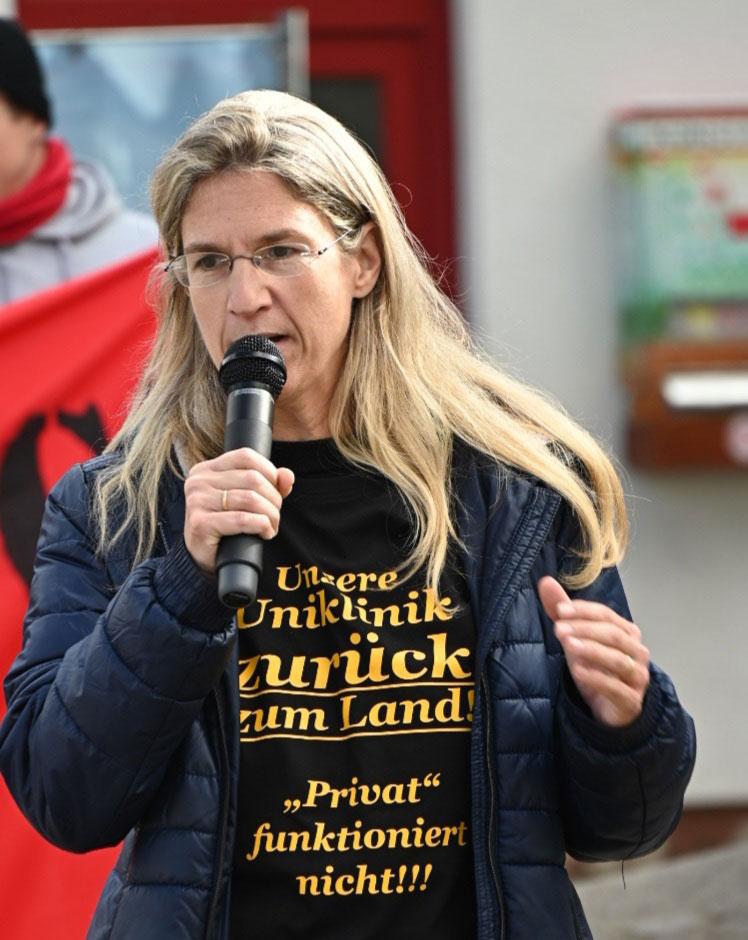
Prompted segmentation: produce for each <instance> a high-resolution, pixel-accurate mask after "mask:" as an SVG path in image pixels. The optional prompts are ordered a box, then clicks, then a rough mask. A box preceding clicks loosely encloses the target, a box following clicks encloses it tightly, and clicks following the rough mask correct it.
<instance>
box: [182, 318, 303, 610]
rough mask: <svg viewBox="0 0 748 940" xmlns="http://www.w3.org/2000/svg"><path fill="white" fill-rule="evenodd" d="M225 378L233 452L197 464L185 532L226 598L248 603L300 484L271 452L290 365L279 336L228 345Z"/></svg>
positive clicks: (228, 444) (188, 491)
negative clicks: (287, 501)
mask: <svg viewBox="0 0 748 940" xmlns="http://www.w3.org/2000/svg"><path fill="white" fill-rule="evenodd" d="M220 378H221V384H222V385H223V387H224V389H225V390H226V393H227V396H228V398H227V407H226V433H225V437H224V447H225V450H226V453H224V454H222V455H221V456H220V457H216V458H215V459H214V460H206V461H203V462H202V463H199V464H196V465H195V466H194V467H193V468H192V470H191V471H190V473H189V476H188V478H187V480H186V481H185V501H186V513H185V529H184V538H185V544H186V545H187V549H188V551H189V552H190V554H191V555H192V557H193V558H194V560H195V562H196V564H197V565H198V566H199V567H201V568H202V569H203V570H205V571H210V572H212V571H216V572H217V575H218V595H219V597H220V598H221V600H222V601H223V602H224V603H225V604H226V605H227V606H229V607H243V606H246V605H247V604H250V603H252V602H253V601H254V599H255V597H256V593H257V584H258V581H259V576H260V572H261V570H262V544H263V539H268V538H272V537H273V536H274V535H275V534H276V533H277V531H278V524H279V520H280V507H281V505H282V502H283V499H284V498H285V497H286V496H288V494H289V492H290V491H291V487H292V486H293V473H292V472H291V471H290V470H288V469H286V468H280V469H276V468H275V467H274V466H273V464H272V463H271V462H270V460H269V459H268V457H269V455H270V450H271V447H272V422H273V411H274V404H275V399H276V398H277V397H278V395H279V394H280V391H281V389H282V388H283V384H284V382H285V379H286V370H285V365H284V363H283V357H282V355H281V353H280V350H279V349H278V348H277V346H275V344H274V343H272V342H271V341H270V340H269V339H267V338H266V337H264V336H244V337H242V338H241V339H239V340H237V341H236V342H235V343H232V345H231V346H230V347H229V349H228V350H227V352H226V355H225V357H224V359H223V363H222V365H221V370H220Z"/></svg>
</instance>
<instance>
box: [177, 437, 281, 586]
mask: <svg viewBox="0 0 748 940" xmlns="http://www.w3.org/2000/svg"><path fill="white" fill-rule="evenodd" d="M293 482H294V475H293V472H292V471H291V470H288V469H287V468H285V467H281V468H279V469H277V468H276V467H274V466H273V464H272V463H271V462H270V461H269V460H267V459H266V458H265V457H263V456H261V455H260V454H258V453H257V452H256V451H254V450H252V449H251V448H249V447H242V448H240V449H239V450H231V451H228V453H225V454H221V456H220V457H216V458H215V459H214V460H205V461H203V462H202V463H198V464H195V466H194V467H193V468H192V469H191V470H190V472H189V474H188V476H187V479H186V480H185V482H184V496H185V519H184V542H185V545H186V546H187V550H188V551H189V553H190V555H192V557H193V559H194V560H195V563H196V564H197V565H198V567H199V568H202V570H203V571H206V572H214V571H215V566H216V551H217V549H218V543H219V542H220V541H221V539H222V538H223V537H224V536H225V535H239V534H245V535H259V536H260V538H263V539H271V538H273V537H274V536H275V535H276V534H277V532H278V524H279V522H280V508H281V505H282V503H283V500H284V499H285V498H286V496H288V494H289V493H290V492H291V488H292V487H293Z"/></svg>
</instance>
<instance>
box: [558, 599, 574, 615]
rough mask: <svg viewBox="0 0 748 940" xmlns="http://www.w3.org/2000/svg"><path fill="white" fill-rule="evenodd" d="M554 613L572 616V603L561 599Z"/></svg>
mask: <svg viewBox="0 0 748 940" xmlns="http://www.w3.org/2000/svg"><path fill="white" fill-rule="evenodd" d="M556 613H557V614H558V616H559V617H573V616H574V614H575V610H574V605H573V604H570V603H569V602H568V601H561V603H560V604H559V605H558V607H557V608H556Z"/></svg>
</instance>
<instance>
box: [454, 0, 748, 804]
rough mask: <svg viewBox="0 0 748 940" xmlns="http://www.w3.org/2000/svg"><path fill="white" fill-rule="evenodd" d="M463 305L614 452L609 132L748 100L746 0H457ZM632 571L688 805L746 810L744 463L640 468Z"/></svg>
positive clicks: (617, 411)
mask: <svg viewBox="0 0 748 940" xmlns="http://www.w3.org/2000/svg"><path fill="white" fill-rule="evenodd" d="M453 33H454V55H455V74H456V92H455V94H456V108H455V113H456V115H457V121H458V125H457V134H458V139H459V145H458V177H459V187H460V191H459V194H458V198H459V204H460V226H461V242H460V243H461V252H460V253H461V257H462V263H463V272H464V285H463V286H464V288H465V291H466V301H465V307H466V309H467V312H468V315H469V316H470V318H471V321H472V323H473V324H474V325H475V327H476V329H477V331H478V333H479V334H480V335H483V337H484V339H485V342H486V344H487V345H488V346H489V348H490V349H491V350H492V351H493V352H495V353H496V354H497V355H498V357H499V358H500V359H501V360H502V361H503V362H504V363H505V364H509V365H510V367H511V368H512V369H513V370H515V371H517V372H519V373H520V374H521V375H523V376H524V377H525V379H526V380H528V381H529V382H531V383H532V384H535V385H540V386H543V387H545V388H546V389H548V390H549V391H550V392H552V393H553V394H554V395H555V396H556V397H557V398H559V399H560V400H561V401H562V402H563V404H564V405H565V406H566V407H567V408H568V409H569V410H570V411H571V412H572V414H574V415H575V416H576V417H577V418H579V419H581V420H582V422H583V423H584V424H586V425H587V427H589V428H590V429H591V430H592V431H594V432H595V433H596V434H598V436H601V437H602V438H603V439H604V440H605V441H606V442H608V443H610V444H611V445H612V446H613V447H615V448H616V449H617V450H618V453H619V454H621V446H620V445H621V439H622V404H623V402H622V396H621V392H620V389H619V387H618V383H617V378H616V332H617V327H616V316H615V310H614V299H613V289H612V271H611V261H610V244H611V240H610V238H609V226H610V214H609V208H608V190H607V167H606V157H605V133H606V127H607V123H608V119H609V116H610V114H611V112H612V111H613V110H614V109H616V108H619V107H621V106H622V105H629V104H632V103H641V102H643V101H651V100H653V99H662V98H665V99H668V100H671V99H673V98H678V99H685V100H689V101H691V100H694V101H715V100H718V101H723V100H724V99H729V100H731V101H735V100H742V101H744V102H745V103H748V41H747V40H748V3H746V2H745V0H711V2H709V3H705V2H703V0H548V2H540V0H453ZM626 489H627V492H628V493H629V494H631V496H630V500H629V502H630V507H631V510H632V517H633V542H632V550H631V553H630V555H629V556H628V558H627V559H626V561H625V563H624V566H623V570H624V579H625V582H626V586H627V589H628V593H629V598H630V601H631V606H632V609H633V610H634V615H635V617H636V619H637V620H638V622H639V623H640V625H641V626H642V629H643V630H644V632H645V637H646V639H647V641H648V643H649V645H650V647H651V649H652V651H653V656H654V658H655V660H656V661H657V662H659V663H661V664H662V665H663V666H664V667H665V668H666V669H667V671H668V672H669V673H670V674H671V675H672V676H673V678H674V679H675V681H676V685H677V688H678V691H679V694H680V696H681V699H682V701H683V702H684V704H685V705H686V707H687V708H688V709H689V710H690V711H691V713H692V714H693V715H694V717H695V719H696V724H697V731H698V734H699V756H698V760H697V766H696V771H695V773H694V778H693V781H692V783H691V787H690V794H689V799H690V802H691V804H696V803H710V802H727V801H732V800H735V801H748V732H747V731H746V719H747V718H748V614H747V613H746V610H747V609H748V471H746V472H744V473H739V472H735V473H724V474H717V473H715V474H698V475H694V474H682V475H677V474H669V475H667V476H665V475H660V476H654V475H649V474H647V475H645V474H634V473H633V472H630V471H629V473H628V476H627V480H626Z"/></svg>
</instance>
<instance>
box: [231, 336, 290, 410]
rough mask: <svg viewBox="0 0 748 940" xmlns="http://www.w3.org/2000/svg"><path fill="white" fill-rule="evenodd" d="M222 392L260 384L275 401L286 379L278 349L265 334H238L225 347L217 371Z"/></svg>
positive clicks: (283, 363)
mask: <svg viewBox="0 0 748 940" xmlns="http://www.w3.org/2000/svg"><path fill="white" fill-rule="evenodd" d="M218 377H219V379H220V381H221V385H222V386H223V389H224V391H225V392H226V394H227V395H228V393H229V392H231V391H233V390H234V389H237V388H252V387H253V386H256V385H262V386H264V387H265V388H266V389H267V390H268V391H269V392H270V394H271V395H272V396H273V400H275V399H276V398H277V397H278V396H279V395H280V392H281V389H282V388H283V386H284V384H285V382H286V364H285V362H284V361H283V354H282V353H281V351H280V349H278V347H277V346H276V345H275V343H273V342H271V341H270V340H269V339H268V338H267V336H242V337H241V339H238V340H236V342H234V343H232V344H231V345H230V346H229V348H228V349H227V350H226V355H225V356H224V357H223V362H222V363H221V368H220V371H219V373H218Z"/></svg>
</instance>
